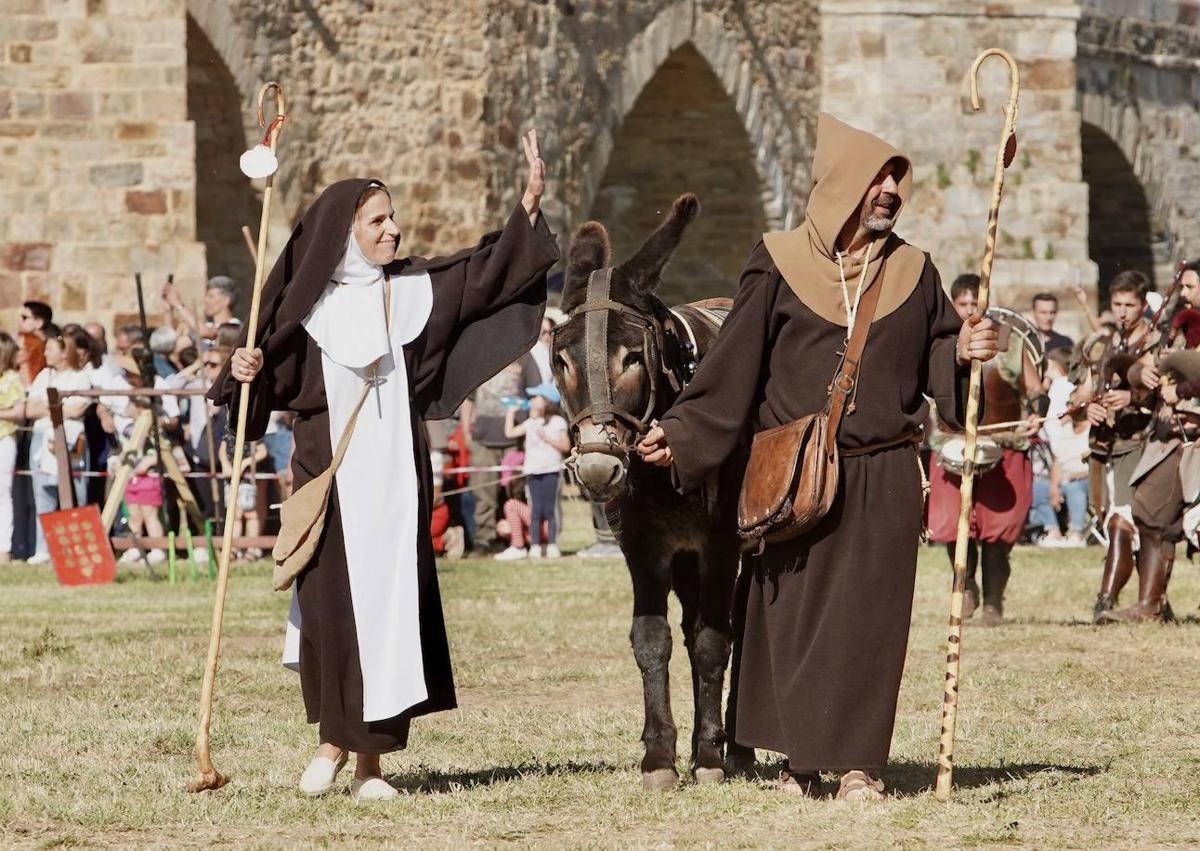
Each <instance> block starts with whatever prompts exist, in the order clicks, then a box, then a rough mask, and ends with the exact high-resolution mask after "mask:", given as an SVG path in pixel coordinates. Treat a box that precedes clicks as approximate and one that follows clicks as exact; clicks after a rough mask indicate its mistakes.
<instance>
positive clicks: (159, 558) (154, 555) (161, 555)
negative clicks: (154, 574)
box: [146, 550, 167, 564]
mask: <svg viewBox="0 0 1200 851" xmlns="http://www.w3.org/2000/svg"><path fill="white" fill-rule="evenodd" d="M166 560H167V554H166V553H165V552H163V551H162V550H151V551H150V552H148V553H146V561H148V562H150V564H162V563H163V562H164V561H166Z"/></svg>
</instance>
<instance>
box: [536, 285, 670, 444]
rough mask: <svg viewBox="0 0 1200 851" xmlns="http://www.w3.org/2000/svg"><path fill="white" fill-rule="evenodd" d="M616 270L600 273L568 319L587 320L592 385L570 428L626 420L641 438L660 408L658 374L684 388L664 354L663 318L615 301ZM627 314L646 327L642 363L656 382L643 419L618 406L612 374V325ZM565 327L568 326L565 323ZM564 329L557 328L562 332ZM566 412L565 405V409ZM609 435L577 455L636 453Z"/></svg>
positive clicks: (587, 366) (586, 369)
mask: <svg viewBox="0 0 1200 851" xmlns="http://www.w3.org/2000/svg"><path fill="white" fill-rule="evenodd" d="M612 274H613V270H612V268H611V267H610V268H607V269H597V270H596V271H594V272H592V274H591V275H589V276H588V287H587V295H586V296H585V297H584V301H583V303H582V304H580V305H579V306H577V307H575V308H574V309H573V310H572V311H571V312H570V314H569V315H568V318H570V319H573V318H575V317H576V316H578V315H583V316H584V322H585V325H584V373H585V375H586V377H587V383H588V402H589V404H588V405H587V406H586V407H584V408H583V409H582V410H579V411H576V412H574V413H572V412H571V411H569V410H568V411H567V413H568V414H569V415H570V417H571V421H570V427H571V430H572V431H574V430H575V428H576V427H577V426H578V425H579V423H581V422H582V421H583V420H585V419H588V418H589V417H590V418H591V420H592V422H594V423H596V424H598V425H601V426H607V425H608V424H609V423H612V422H615V421H617V420H620V421H621V422H623V423H625V424H626V425H628V426H629V427H630V428H631V429H633V430H634V432H635V433H636V434H638V435H643V434H645V433H646V432H648V431H649V430H650V423H651V421H652V419H653V417H654V411H655V409H656V408H657V405H658V387H659V384H658V374H659V372H661V373H662V374H663V375H664V376H665V377H666V379H667V381H668V382H669V383H670V385H671V387H672V389H673V390H675V391H676V392H678V391H679V390H681V389H682V387H683V384H682V381H681V379H680V377H679V376H677V375H676V374H675V373H674V372H673V371H672V370H671V369H669V368H668V367H667V365H666V362H665V359H664V358H663V357H662V354H663V326H662V323H661V322H659V320H658V319H657V317H655V316H653V315H652V314H649V313H643V312H642V311H640V310H637V309H635V308H632V307H630V306H629V305H627V304H621V303H620V302H617V301H613V300H612V298H611V287H612ZM614 313H615V314H617V315H618V316H623V317H624V318H625V319H627V320H628V321H630V322H633V323H634V324H636V325H639V326H641V329H642V339H643V348H642V360H643V366H644V367H645V369H646V372H647V374H648V375H649V378H650V396H649V398H648V399H647V401H646V410H645V411H643V412H642V414H641V415H640V416H639V415H637V414H634V413H633V412H631V411H628V410H626V409H625V408H622V407H621V406H620V405H617V404H615V403H614V402H613V398H612V385H611V384H610V382H609V375H608V359H609V356H608V324H609V322H610V321H611V319H612V315H613V314H614ZM564 324H565V323H564ZM562 327H563V325H560V326H558V328H556V329H555V333H556V334H557V332H558V330H559V329H561V328H562ZM565 408H566V405H565V402H564V409H565ZM605 433H606V434H608V435H609V437H610V439H609V440H608V441H607V442H605V443H583V444H579V445H578V446H577V447H576V452H578V453H581V454H582V453H585V452H601V453H604V454H606V455H624V454H627V453H628V452H629V451H630V450H632V449H633V446H631V445H629V444H622V443H620V442H618V441H617V439H616V436H615V435H612V434H611V432H609V431H608V429H607V428H606V429H605Z"/></svg>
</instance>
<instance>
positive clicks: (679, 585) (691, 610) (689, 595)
mask: <svg viewBox="0 0 1200 851" xmlns="http://www.w3.org/2000/svg"><path fill="white" fill-rule="evenodd" d="M671 584H672V586H673V587H674V589H675V596H677V597H678V598H679V603H680V605H681V607H682V609H683V617H682V619H681V621H680V627H681V628H682V629H683V643H684V646H685V647H687V652H688V662H689V666H688V667H689V669H690V670H691V675H692V711H693V723H692V765H693V767H694V770H695V769H699V768H700V765H701V763H700V762H699V761H698V759H697V754H698V753H699V750H700V741H701V735H702V730H701V727H702V723H701V718H702V716H703V713H702V711H701V705H702V703H703V699H704V698H703V693H704V686H703V681H702V677H701V675H700V666H701V664H702V663H701V660H700V658H699V656H698V654H697V641H698V639H699V636H700V631H701V622H700V568H699V558H698V557H697V556H696V555H695V554H694V553H681V554H677V555H676V556H675V559H674V561H673V562H672V565H671ZM697 776H700V774H699V773H698V774H697Z"/></svg>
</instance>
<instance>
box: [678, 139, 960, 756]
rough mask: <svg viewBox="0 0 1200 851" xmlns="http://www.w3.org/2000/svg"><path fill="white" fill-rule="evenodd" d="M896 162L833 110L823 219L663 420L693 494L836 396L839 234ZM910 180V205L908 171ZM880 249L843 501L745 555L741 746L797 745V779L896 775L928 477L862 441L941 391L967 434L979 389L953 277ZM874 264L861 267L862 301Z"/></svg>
mask: <svg viewBox="0 0 1200 851" xmlns="http://www.w3.org/2000/svg"><path fill="white" fill-rule="evenodd" d="M897 157H899V158H901V159H902V160H903V164H904V167H905V170H906V172H907V171H910V170H911V169H910V168H909V167H908V162H907V160H906V159H904V158H903V157H902V155H901V154H899V152H897V151H896V150H895V149H893V148H892V147H891V146H889V145H887V144H886V143H884V142H882V141H881V140H879V139H876V138H875V137H873V136H870V135H869V134H866V133H863V132H862V131H859V130H855V129H854V128H851V127H848V126H847V125H845V124H842V123H841V122H839V121H837V120H836V119H833V118H832V117H831V116H827V115H822V117H821V121H820V124H819V129H818V136H817V154H816V161H815V163H814V169H813V171H814V175H815V178H816V181H817V182H816V184H815V186H814V189H813V193H812V196H811V197H810V200H809V206H808V218H807V219H806V221H805V223H804V224H803V225H801V227H800V228H797V229H796V230H795V231H791V232H790V233H787V234H768V235H767V236H766V238H765V240H764V242H763V243H760V244H759V245H758V246H756V247H755V249H754V250H753V251H752V252H751V255H750V259H749V261H748V262H747V264H746V267H745V270H744V271H743V273H742V280H741V285H740V288H739V290H738V294H737V298H736V301H735V304H734V308H733V311H732V312H731V313H730V315H729V318H728V319H727V320H726V322H725V325H724V327H723V328H722V329H721V333H720V336H719V338H718V340H717V342H716V344H715V346H714V347H713V349H712V350H711V351H710V353H709V354H708V356H707V357H706V358H705V360H704V362H703V363H702V364H701V366H700V369H699V370H698V372H697V374H696V377H695V379H694V380H693V381H692V383H691V384H690V385H689V386H688V388H687V389H686V390H685V391H684V393H683V395H682V396H681V397H680V398H679V400H678V401H677V402H676V404H675V406H674V407H673V408H672V409H671V410H670V411H668V412H667V414H666V415H665V416H664V417H663V419H662V426H663V429H664V430H665V432H666V435H667V443H668V445H669V446H670V447H671V449H672V451H673V453H674V456H675V470H676V475H677V477H678V482H679V485H680V489H681V490H683V491H685V492H686V491H690V490H693V489H695V488H697V487H699V486H700V485H701V484H702V483H703V482H704V480H705V479H706V478H707V477H708V476H709V475H710V474H712V473H713V472H714V471H716V470H717V469H718V468H719V467H720V466H721V465H722V464H723V463H724V462H725V461H726V459H727V458H728V457H729V456H730V454H731V453H732V451H733V450H734V448H735V447H736V446H737V444H738V443H739V441H746V440H747V439H748V437H749V435H750V434H751V433H752V432H753V431H757V430H761V429H766V428H771V427H773V426H777V425H782V424H784V423H786V422H790V421H792V420H794V419H797V418H799V417H801V416H803V415H805V414H809V413H812V412H814V411H817V410H819V409H820V408H821V407H822V406H823V405H824V403H825V398H826V386H827V385H828V383H829V380H830V379H831V377H832V376H833V373H834V370H835V368H836V367H837V362H838V352H839V351H840V350H841V348H842V346H843V341H844V339H845V336H846V328H845V309H844V306H843V305H842V304H841V302H842V299H841V286H840V282H839V281H838V278H837V265H836V259H835V258H834V255H833V241H834V240H835V239H836V237H837V234H838V231H839V230H840V227H841V223H844V222H846V221H847V220H848V219H849V218H850V217H851V216H857V215H858V211H859V205H860V203H861V200H862V197H863V195H864V193H865V192H866V190H867V188H868V186H869V185H870V182H871V180H872V178H873V177H874V176H875V175H876V174H877V173H878V172H879V170H880V168H882V166H883V165H884V164H885V163H886V162H887V161H888V160H890V159H893V158H897ZM898 182H899V184H900V195H901V199H902V201H903V200H906V195H907V190H908V186H909V180H908V179H907V174H906V175H905V176H904V179H902V180H899V181H898ZM831 187H832V188H831ZM879 242H880V240H877V241H876V243H875V245H874V247H873V248H872V257H875V256H877V255H878V256H882V257H885V258H886V259H887V262H886V265H885V264H883V263H882V262H881V264H880V265H881V266H882V267H883V269H884V272H883V275H879V273H878V269H872V270H869V272H868V282H873V284H871V285H873V286H883V287H884V290H883V291H882V293H881V297H880V304H879V307H878V310H877V313H876V316H875V321H874V322H873V323H872V325H871V330H870V335H869V336H868V338H867V347H866V353H865V355H864V358H863V361H862V365H861V367H860V371H859V386H858V392H857V397H856V404H857V407H856V410H855V411H854V412H853V413H852V414H850V415H849V416H847V417H845V418H844V420H843V422H842V427H841V432H840V435H839V441H838V442H839V444H840V445H841V446H842V447H843V452H844V453H845V452H847V451H848V452H849V453H850V454H849V455H847V456H845V457H844V458H843V461H842V471H841V472H842V480H841V484H840V488H839V491H838V495H837V498H836V499H835V501H834V504H833V508H832V510H831V511H830V513H829V515H828V516H827V517H826V518H825V519H824V520H823V521H822V522H821V523H820V525H819V526H818V527H817V528H816V529H814V530H813V531H812V532H810V533H808V534H806V535H804V536H801V537H800V538H797V539H795V540H793V541H789V542H786V543H781V544H775V545H768V546H767V547H766V549H765V551H764V552H763V554H762V555H761V556H757V557H755V556H751V557H747V559H746V560H745V562H744V564H743V575H742V578H741V580H740V582H739V595H738V597H739V599H738V603H737V605H738V606H744V607H745V611H744V624H745V626H744V631H743V635H742V645H741V653H740V664H738V667H737V669H736V670H735V676H737V677H738V702H737V729H736V738H737V741H738V742H739V743H740V744H743V745H746V746H750V747H761V748H767V749H770V750H773V751H779V752H782V753H785V754H787V756H788V762H789V765H790V766H791V768H792V769H793V770H796V771H809V770H830V771H838V770H847V769H855V768H858V769H868V768H878V767H881V766H883V765H884V764H885V763H886V762H887V757H888V750H889V747H890V745H891V737H892V728H893V725H894V723H895V714H896V698H897V694H898V691H899V686H900V677H901V674H902V672H903V668H904V656H905V650H906V647H907V642H908V628H909V618H910V615H911V609H912V597H913V586H914V581H915V576H916V563H917V546H918V540H919V536H920V533H921V527H922V495H921V475H920V473H919V471H918V466H917V465H918V459H917V454H916V451H915V449H914V448H913V446H912V444H911V443H909V444H903V443H902V444H899V445H893V446H892V447H891V448H886V449H881V450H878V451H874V452H867V453H865V454H854V450H855V449H861V448H864V447H870V446H872V445H874V444H880V443H888V442H893V441H895V440H896V439H897V438H900V437H903V436H904V435H907V434H915V433H916V432H917V431H918V430H919V429H920V427H921V424H922V423H923V422H924V420H925V417H926V413H927V408H928V405H927V402H926V401H925V394H927V395H929V396H931V397H933V398H934V399H935V400H936V403H937V407H938V412H939V413H940V415H941V416H942V418H943V419H944V420H946V422H947V423H948V424H949V425H951V426H952V427H953V426H957V425H958V424H959V423H960V422H961V420H962V416H963V414H962V408H963V402H964V401H965V398H966V388H967V378H968V375H969V371H968V370H966V369H964V368H959V367H957V366H956V364H955V344H956V338H957V334H958V330H959V327H960V324H961V323H960V321H959V319H958V316H957V314H956V313H955V312H954V308H953V306H952V305H951V303H950V301H949V299H948V298H947V297H946V295H945V293H944V292H943V290H942V287H941V282H940V280H939V278H938V273H937V270H936V269H935V268H934V266H933V263H932V262H931V261H930V260H929V257H928V255H925V254H923V253H922V252H920V251H918V250H917V249H915V248H913V247H912V246H909V245H907V244H906V243H904V242H903V240H901V239H899V238H898V237H895V236H889V237H888V238H887V239H886V240H885V241H883V242H884V243H885V244H884V245H883V246H880V245H879ZM831 264H832V266H831ZM831 269H832V279H831V274H830V270H831ZM859 269H861V266H860V265H857V264H856V265H853V266H850V265H849V264H847V268H846V278H847V283H848V285H849V287H850V292H851V297H852V298H853V293H854V289H855V286H856V285H857V283H858V280H857V277H856V276H854V277H852V275H855V273H857V271H858V270H859ZM781 270H784V271H783V273H782V274H781ZM785 275H786V276H787V277H786V278H785ZM740 614H741V613H739V617H738V618H737V619H738V620H741V619H742V618H741V617H740ZM735 664H737V662H736V660H735Z"/></svg>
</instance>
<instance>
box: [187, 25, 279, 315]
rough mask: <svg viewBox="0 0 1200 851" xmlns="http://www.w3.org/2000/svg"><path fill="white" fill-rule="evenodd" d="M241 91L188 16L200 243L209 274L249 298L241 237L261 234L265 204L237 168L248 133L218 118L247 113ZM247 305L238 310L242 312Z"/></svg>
mask: <svg viewBox="0 0 1200 851" xmlns="http://www.w3.org/2000/svg"><path fill="white" fill-rule="evenodd" d="M243 101H244V95H243V90H242V88H241V87H240V86H239V85H238V83H237V81H236V80H235V79H234V77H233V74H232V73H231V72H230V69H229V66H228V65H227V64H226V62H225V61H224V60H223V59H222V57H221V56H220V54H219V53H218V52H217V50H216V48H215V47H214V45H213V42H212V41H211V40H210V39H209V38H208V36H207V35H206V34H205V32H204V31H203V30H202V29H201V27H200V26H199V24H198V23H197V22H196V21H195V19H194V18H192V16H191V15H188V17H187V105H188V118H189V120H191V121H192V122H193V126H194V128H195V137H196V146H195V152H196V153H195V157H196V239H197V240H199V241H200V242H202V243H204V245H205V250H206V254H207V261H208V274H209V276H213V275H228V276H229V277H231V278H233V279H234V281H236V282H237V284H238V286H239V288H240V289H241V291H242V292H243V293H244V295H245V298H246V299H248V297H249V293H250V289H251V286H252V284H253V281H254V263H253V261H252V260H251V258H250V253H249V251H248V249H247V247H246V243H245V240H244V239H243V237H242V234H241V230H240V228H241V226H242V225H248V226H249V227H250V229H251V230H252V231H255V232H257V229H258V221H259V216H260V214H261V209H262V205H261V199H260V197H259V193H258V192H257V191H256V190H255V188H254V187H253V185H252V184H251V182H250V180H249V179H248V178H247V177H246V176H245V175H243V174H242V173H241V171H240V170H239V168H238V158H239V157H240V156H241V153H242V152H243V151H244V150H246V131H245V128H244V127H242V126H239V125H238V124H237V123H235V122H232V121H217V120H214V116H234V115H239V114H242V113H243V112H244V108H243V106H244V104H243ZM245 306H246V305H245V303H243V304H241V305H239V307H241V308H242V310H243V311H244V309H245Z"/></svg>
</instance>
